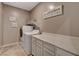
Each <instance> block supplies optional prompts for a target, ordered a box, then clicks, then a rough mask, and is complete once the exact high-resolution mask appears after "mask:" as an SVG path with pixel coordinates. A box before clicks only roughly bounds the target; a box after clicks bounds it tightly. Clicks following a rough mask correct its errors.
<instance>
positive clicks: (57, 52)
mask: <svg viewBox="0 0 79 59" xmlns="http://www.w3.org/2000/svg"><path fill="white" fill-rule="evenodd" d="M56 56H74V55H73V54H71V53H69V52H67V51H65V50H63V49H60V48H56Z"/></svg>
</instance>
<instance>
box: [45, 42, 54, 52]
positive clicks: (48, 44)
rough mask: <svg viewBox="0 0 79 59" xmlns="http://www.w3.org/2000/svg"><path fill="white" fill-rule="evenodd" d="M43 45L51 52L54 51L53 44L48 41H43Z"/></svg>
mask: <svg viewBox="0 0 79 59" xmlns="http://www.w3.org/2000/svg"><path fill="white" fill-rule="evenodd" d="M43 47H45V48H46V49H49V50H50V51H52V52H55V46H54V45H52V44H50V43H47V42H43Z"/></svg>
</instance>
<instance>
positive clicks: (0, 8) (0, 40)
mask: <svg viewBox="0 0 79 59" xmlns="http://www.w3.org/2000/svg"><path fill="white" fill-rule="evenodd" d="M1 45H2V3H0V46H1Z"/></svg>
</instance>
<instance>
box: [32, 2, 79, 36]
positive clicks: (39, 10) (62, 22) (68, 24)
mask: <svg viewBox="0 0 79 59" xmlns="http://www.w3.org/2000/svg"><path fill="white" fill-rule="evenodd" d="M61 4H62V5H63V6H64V9H63V12H64V14H63V15H60V16H56V17H51V18H48V19H43V16H42V14H43V12H45V11H47V10H49V8H48V6H49V5H53V6H55V7H56V6H58V5H61ZM31 20H32V21H33V22H34V23H35V24H37V25H38V26H39V27H40V28H41V30H42V31H44V32H49V33H57V34H63V35H70V36H78V37H79V26H78V25H79V3H77V2H76V3H75V2H74V3H53V2H47V3H40V4H39V5H38V6H37V7H36V8H35V9H33V10H32V11H31ZM35 20H36V21H35Z"/></svg>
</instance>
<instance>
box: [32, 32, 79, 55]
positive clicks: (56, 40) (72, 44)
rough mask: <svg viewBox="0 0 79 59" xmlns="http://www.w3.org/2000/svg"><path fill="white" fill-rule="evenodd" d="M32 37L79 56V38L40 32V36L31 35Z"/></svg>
mask: <svg viewBox="0 0 79 59" xmlns="http://www.w3.org/2000/svg"><path fill="white" fill-rule="evenodd" d="M33 37H35V38H38V39H40V40H43V41H45V42H48V43H50V44H53V45H55V46H58V47H60V48H62V49H64V50H67V51H69V52H71V53H74V54H76V55H79V37H73V36H66V35H60V34H53V33H46V32H42V34H40V35H33Z"/></svg>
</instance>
